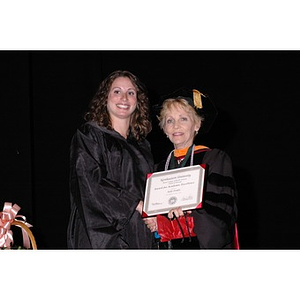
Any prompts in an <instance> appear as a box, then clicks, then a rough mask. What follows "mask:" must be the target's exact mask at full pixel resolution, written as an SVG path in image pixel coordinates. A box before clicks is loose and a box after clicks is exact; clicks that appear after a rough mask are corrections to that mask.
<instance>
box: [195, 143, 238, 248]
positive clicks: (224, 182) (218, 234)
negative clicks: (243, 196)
mask: <svg viewBox="0 0 300 300" xmlns="http://www.w3.org/2000/svg"><path fill="white" fill-rule="evenodd" d="M203 163H205V164H206V165H207V170H206V184H205V191H204V196H203V208H202V209H199V210H195V211H194V212H193V217H194V223H195V233H196V234H197V237H198V240H199V244H200V247H201V248H206V249H220V248H231V247H232V246H231V244H232V242H233V238H234V224H235V222H236V218H237V191H236V185H235V180H234V178H233V171H232V164H231V160H230V158H229V156H228V155H227V154H226V153H225V152H223V151H221V150H218V149H213V150H211V151H208V152H206V154H205V156H204V158H203Z"/></svg>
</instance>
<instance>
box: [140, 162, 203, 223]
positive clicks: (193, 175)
mask: <svg viewBox="0 0 300 300" xmlns="http://www.w3.org/2000/svg"><path fill="white" fill-rule="evenodd" d="M204 174H205V165H196V166H191V167H185V168H179V169H174V170H168V171H162V172H155V173H150V174H148V176H147V182H146V190H145V199H144V206H143V213H142V216H143V217H149V216H155V215H158V214H165V213H168V212H169V211H170V210H171V209H172V208H175V207H181V208H182V210H191V209H195V208H201V207H202V198H203V186H204Z"/></svg>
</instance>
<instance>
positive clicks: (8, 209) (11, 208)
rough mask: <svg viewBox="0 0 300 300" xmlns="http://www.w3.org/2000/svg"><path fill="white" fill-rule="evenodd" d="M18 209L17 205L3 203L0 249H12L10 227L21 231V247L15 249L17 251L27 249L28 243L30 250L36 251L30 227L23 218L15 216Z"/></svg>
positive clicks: (0, 223) (12, 241)
mask: <svg viewBox="0 0 300 300" xmlns="http://www.w3.org/2000/svg"><path fill="white" fill-rule="evenodd" d="M20 209H21V207H20V206H18V205H17V204H14V205H12V203H11V202H5V203H4V207H3V211H2V212H0V249H14V248H13V247H14V239H13V232H12V230H11V226H12V225H15V226H17V227H20V228H21V230H22V236H23V247H17V249H29V248H30V242H31V245H32V248H33V249H36V243H35V239H34V236H33V234H32V232H31V230H30V229H29V227H32V225H31V224H29V223H27V222H26V217H25V216H22V215H17V214H18V212H19V210H20Z"/></svg>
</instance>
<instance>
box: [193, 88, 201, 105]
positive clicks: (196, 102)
mask: <svg viewBox="0 0 300 300" xmlns="http://www.w3.org/2000/svg"><path fill="white" fill-rule="evenodd" d="M193 98H194V105H195V107H196V108H199V109H201V108H202V107H203V105H202V100H201V93H200V92H199V91H198V90H195V89H193Z"/></svg>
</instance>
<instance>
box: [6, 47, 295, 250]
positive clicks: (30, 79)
mask: <svg viewBox="0 0 300 300" xmlns="http://www.w3.org/2000/svg"><path fill="white" fill-rule="evenodd" d="M116 69H126V70H129V71H131V72H133V73H134V74H136V75H138V76H139V77H140V79H141V80H142V81H143V82H144V83H145V84H146V86H147V87H148V90H149V96H150V100H151V103H152V104H155V103H156V102H157V101H158V98H159V96H160V95H162V94H166V93H168V92H171V91H173V90H174V89H176V88H178V87H181V86H186V85H188V86H191V87H195V88H197V89H199V90H200V91H202V92H203V93H206V94H208V95H209V96H210V98H211V99H212V100H213V101H214V102H215V104H216V106H217V107H218V110H219V116H218V119H217V121H216V123H215V124H214V126H213V128H212V130H211V132H210V133H209V134H207V135H205V136H202V137H198V138H197V143H198V144H200V143H203V144H205V145H207V146H210V147H217V148H221V149H223V150H225V151H226V152H227V153H228V154H229V155H230V157H231V159H232V161H233V166H234V174H235V178H236V181H237V185H238V191H239V220H238V226H239V234H240V244H241V248H243V249H300V224H299V217H300V201H299V176H298V173H299V172H298V169H299V167H300V157H299V150H300V149H299V148H300V147H299V141H298V140H299V138H298V135H299V134H298V131H299V121H298V115H299V112H298V107H299V105H298V102H299V99H300V97H299V96H300V92H299V85H300V52H298V51H1V52H0V74H1V89H0V99H1V106H0V107H1V110H0V111H1V113H0V122H1V126H0V130H1V140H2V142H1V148H0V180H1V181H0V206H1V210H2V207H3V203H4V202H5V201H7V202H13V203H17V204H18V205H19V206H21V211H20V212H19V213H20V214H22V215H25V216H26V217H27V220H28V222H29V223H31V224H32V225H33V229H32V230H33V232H34V234H35V236H36V240H37V245H38V248H40V249H64V248H66V229H67V224H68V218H69V189H68V176H69V145H70V140H71V138H72V135H73V134H74V132H75V131H76V128H77V127H78V126H79V125H80V124H81V123H82V122H83V119H82V116H83V113H84V111H85V109H86V108H87V105H88V103H89V101H90V100H91V98H92V97H93V95H94V93H95V92H96V90H97V87H98V85H99V83H100V81H101V80H102V79H103V78H104V77H106V76H107V75H108V74H109V73H110V72H112V71H114V70H116ZM148 138H149V141H150V142H151V144H152V149H153V154H154V157H155V160H156V161H159V160H160V159H162V158H163V157H164V156H165V155H167V153H169V151H170V150H171V149H172V147H171V145H170V143H169V141H168V140H167V139H166V138H165V137H164V135H163V134H162V132H161V131H160V129H158V126H157V122H156V120H155V118H154V119H153V131H152V132H151V134H150V135H149V137H148Z"/></svg>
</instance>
